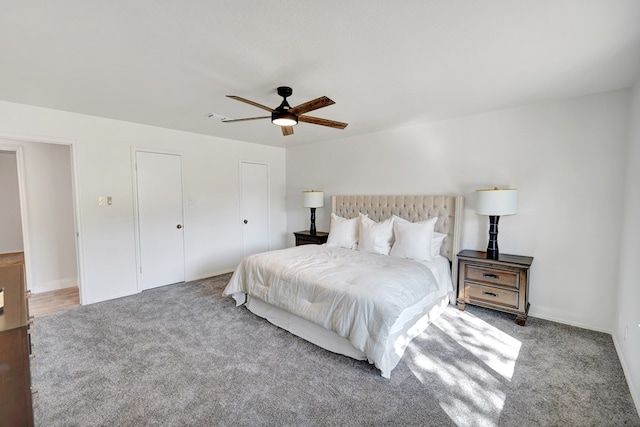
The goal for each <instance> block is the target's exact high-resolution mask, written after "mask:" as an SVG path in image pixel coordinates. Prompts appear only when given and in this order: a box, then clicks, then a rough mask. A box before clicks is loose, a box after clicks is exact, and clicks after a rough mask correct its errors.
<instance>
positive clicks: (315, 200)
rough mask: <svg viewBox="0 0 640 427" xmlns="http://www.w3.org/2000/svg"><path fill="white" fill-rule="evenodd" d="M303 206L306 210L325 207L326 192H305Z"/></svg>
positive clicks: (303, 193)
mask: <svg viewBox="0 0 640 427" xmlns="http://www.w3.org/2000/svg"><path fill="white" fill-rule="evenodd" d="M302 206H304V207H305V208H321V207H323V206H324V191H315V190H310V191H303V192H302Z"/></svg>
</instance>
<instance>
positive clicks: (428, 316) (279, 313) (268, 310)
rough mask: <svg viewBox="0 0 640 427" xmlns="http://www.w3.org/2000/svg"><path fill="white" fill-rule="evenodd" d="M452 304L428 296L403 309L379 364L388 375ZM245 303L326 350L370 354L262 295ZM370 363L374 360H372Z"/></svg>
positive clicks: (357, 356) (359, 355)
mask: <svg viewBox="0 0 640 427" xmlns="http://www.w3.org/2000/svg"><path fill="white" fill-rule="evenodd" d="M448 304H449V295H444V296H440V297H435V298H434V297H433V296H427V297H426V298H425V299H424V300H422V301H420V302H419V303H417V304H415V305H413V306H411V307H409V308H407V309H406V310H404V311H403V312H402V314H401V315H400V316H399V317H398V319H397V320H396V322H395V323H394V324H393V326H392V328H391V330H390V334H389V339H388V342H387V345H386V346H385V354H384V356H383V357H382V360H381V361H380V362H379V363H378V364H376V367H377V368H378V369H380V372H381V375H382V376H383V377H384V378H390V377H391V370H393V368H395V367H396V365H397V364H398V362H399V361H400V359H401V358H402V355H403V354H404V351H405V349H406V348H407V346H408V344H409V343H410V342H411V340H412V339H414V338H415V337H417V336H418V335H420V334H421V333H422V332H424V330H425V329H426V328H427V327H428V326H429V325H430V324H431V322H432V321H433V320H435V319H436V318H438V317H439V316H440V315H441V314H442V313H443V312H444V310H445V308H446V307H447V305H448ZM245 305H246V307H247V308H248V309H249V310H250V311H251V312H252V313H254V314H255V315H257V316H260V317H262V318H264V319H266V320H268V321H269V322H271V323H272V324H274V325H276V326H278V327H279V328H282V329H284V330H286V331H289V332H291V333H292V334H294V335H297V336H299V337H300V338H302V339H304V340H306V341H309V342H311V343H313V344H315V345H317V346H319V347H322V348H324V349H325V350H329V351H331V352H333V353H337V354H342V355H345V356H348V357H351V358H352V359H356V360H367V356H366V355H365V354H364V353H363V352H362V351H361V350H358V349H357V348H355V347H354V346H353V345H351V343H350V342H349V341H348V340H347V339H346V338H343V337H341V336H339V335H337V334H336V333H335V332H333V331H330V330H328V329H325V328H323V327H321V326H319V325H316V324H315V323H312V322H310V321H308V320H306V319H302V318H300V317H298V316H296V315H294V314H291V313H289V312H287V311H284V310H282V309H280V308H277V307H274V306H273V305H271V304H268V303H266V302H264V301H262V300H261V299H259V298H252V297H251V296H250V295H247V302H246V304H245ZM369 363H373V362H371V361H369Z"/></svg>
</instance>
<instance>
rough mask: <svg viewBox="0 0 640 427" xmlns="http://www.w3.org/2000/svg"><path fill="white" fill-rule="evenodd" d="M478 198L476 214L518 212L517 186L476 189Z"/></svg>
mask: <svg viewBox="0 0 640 427" xmlns="http://www.w3.org/2000/svg"><path fill="white" fill-rule="evenodd" d="M476 191H477V193H478V199H477V204H476V213H477V214H478V215H493V216H502V215H515V214H516V213H518V189H517V188H487V189H484V190H476Z"/></svg>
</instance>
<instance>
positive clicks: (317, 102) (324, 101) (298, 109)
mask: <svg viewBox="0 0 640 427" xmlns="http://www.w3.org/2000/svg"><path fill="white" fill-rule="evenodd" d="M333 104H335V102H333V101H332V100H330V99H329V98H327V97H326V96H321V97H320V98H316V99H314V100H313V101H309V102H305V103H304V104H300V105H297V106H295V107H293V108H291V109H290V110H289V112H290V113H293V114H298V115H299V114H304V113H308V112H309V111H313V110H317V109H318V108H322V107H328V106H329V105H333Z"/></svg>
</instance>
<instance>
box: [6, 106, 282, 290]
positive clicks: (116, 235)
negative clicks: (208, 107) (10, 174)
mask: <svg viewBox="0 0 640 427" xmlns="http://www.w3.org/2000/svg"><path fill="white" fill-rule="evenodd" d="M203 120H205V119H204V118H203ZM0 137H4V138H9V139H14V140H16V139H27V140H32V141H58V142H63V143H71V144H73V147H72V150H73V155H74V160H75V178H74V179H75V182H76V192H77V195H78V198H77V202H78V213H79V221H78V222H79V232H80V238H79V243H80V245H79V251H80V255H81V257H80V262H81V264H80V272H81V279H80V280H81V297H82V302H83V303H91V302H97V301H102V300H107V299H111V298H116V297H119V296H124V295H129V294H132V293H135V292H137V284H136V277H137V276H136V260H135V240H134V237H135V236H134V225H133V222H134V213H133V182H132V168H131V148H132V147H139V148H147V149H157V150H166V151H172V152H178V153H181V154H182V156H183V170H184V196H185V210H184V212H185V223H184V226H185V229H184V230H185V258H186V260H185V261H186V268H185V269H186V272H185V273H186V278H187V280H192V279H195V278H200V277H206V276H210V275H214V274H219V273H223V272H228V271H231V270H233V269H234V268H235V266H236V265H237V263H238V261H239V260H240V258H241V252H242V251H241V241H240V230H241V229H240V226H241V222H240V220H239V209H240V208H239V190H238V188H239V182H238V179H239V173H238V167H239V162H240V161H241V160H251V161H258V162H263V163H267V164H269V165H270V173H271V175H270V185H271V196H272V199H271V239H272V241H271V247H272V248H278V247H282V246H284V244H285V242H286V212H285V191H286V186H285V151H284V149H282V148H274V147H267V146H261V145H257V144H251V143H245V142H240V141H232V140H226V139H221V138H214V137H209V136H204V135H197V134H192V133H187V132H180V131H174V130H170V129H163V128H157V127H152V126H145V125H139V124H134V123H127V122H122V121H117V120H110V119H104V118H98V117H92V116H86V115H82V114H75V113H68V112H64V111H57V110H51V109H46V108H39V107H33V106H28V105H21V104H15V103H9V102H2V101H0ZM98 196H111V197H112V199H113V204H112V205H111V206H98V203H97V198H98Z"/></svg>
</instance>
